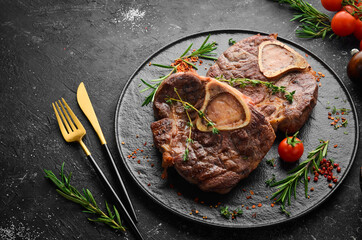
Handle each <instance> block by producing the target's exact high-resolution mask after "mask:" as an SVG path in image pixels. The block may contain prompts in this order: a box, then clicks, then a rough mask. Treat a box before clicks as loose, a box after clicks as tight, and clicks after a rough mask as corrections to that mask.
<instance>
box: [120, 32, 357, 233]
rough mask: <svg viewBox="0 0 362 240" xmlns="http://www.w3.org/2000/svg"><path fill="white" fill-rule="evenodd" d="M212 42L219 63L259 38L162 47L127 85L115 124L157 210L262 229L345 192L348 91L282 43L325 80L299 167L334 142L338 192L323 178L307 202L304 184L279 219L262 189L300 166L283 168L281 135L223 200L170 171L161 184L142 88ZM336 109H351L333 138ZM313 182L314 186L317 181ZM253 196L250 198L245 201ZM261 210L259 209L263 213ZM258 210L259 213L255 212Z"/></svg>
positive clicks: (220, 35) (197, 38) (353, 143)
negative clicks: (236, 44) (239, 44)
mask: <svg viewBox="0 0 362 240" xmlns="http://www.w3.org/2000/svg"><path fill="white" fill-rule="evenodd" d="M208 34H211V37H210V39H209V42H211V41H215V42H217V43H218V45H217V47H218V48H217V50H216V51H215V52H217V54H218V55H220V54H221V53H222V52H224V51H225V50H226V49H227V48H228V47H229V39H230V38H232V39H233V40H235V41H239V40H241V39H243V38H246V37H250V36H252V35H255V34H257V32H254V31H247V30H220V31H211V32H204V33H198V34H194V35H191V36H187V37H184V38H182V39H179V40H177V41H175V42H173V43H171V44H169V45H167V46H165V47H163V48H162V49H160V50H159V51H157V52H156V53H154V54H153V55H152V56H150V57H149V58H148V59H146V60H145V62H144V63H143V64H142V65H141V66H140V67H139V68H138V69H137V70H136V71H135V73H134V74H133V75H132V77H131V78H130V79H129V81H128V82H127V84H126V86H125V88H124V90H123V92H122V94H121V96H120V98H119V102H118V105H117V111H116V116H115V134H116V139H117V146H118V149H119V152H120V155H121V157H122V159H123V163H124V165H125V166H126V169H127V170H128V172H129V174H130V175H131V176H132V178H133V179H134V181H135V182H136V183H137V184H138V185H139V187H140V189H141V190H142V191H144V192H145V193H146V194H147V195H148V196H149V197H150V198H151V199H153V200H154V201H155V202H156V203H158V204H160V205H161V206H163V207H164V208H165V209H168V210H170V211H171V212H173V213H175V214H177V215H180V216H182V217H185V218H187V219H189V220H191V221H196V222H200V223H204V224H209V225H213V226H219V227H231V228H251V227H261V226H266V225H272V224H277V223H282V222H285V221H289V220H292V219H295V218H297V217H299V216H302V215H304V214H306V213H308V212H310V211H312V210H313V209H315V208H316V207H318V206H319V205H321V204H322V203H323V202H324V201H325V200H326V199H327V198H328V197H330V196H331V195H332V193H333V192H334V191H335V190H336V188H337V187H339V186H340V185H341V182H342V181H343V179H344V178H345V177H346V175H347V174H348V172H349V170H350V168H351V166H352V163H353V160H354V158H355V154H356V150H357V147H358V139H359V137H358V135H359V129H358V120H357V113H356V109H355V106H354V104H353V102H352V100H351V97H350V95H349V93H348V91H347V89H346V88H345V86H344V85H343V83H342V81H341V80H340V79H339V78H338V76H337V75H336V74H335V72H333V70H332V69H330V68H329V67H328V66H327V65H326V64H325V63H324V62H322V61H321V60H320V59H319V58H318V57H317V56H315V55H314V54H313V53H311V52H309V51H308V50H307V49H305V48H303V47H301V46H299V45H297V44H295V43H293V42H290V41H288V40H285V39H283V38H279V40H280V41H281V42H283V43H285V44H287V45H289V46H291V47H292V48H294V49H295V50H296V51H298V52H299V53H301V54H302V55H303V56H306V58H307V60H308V62H309V64H310V65H311V66H312V68H313V69H314V70H315V71H316V72H321V73H323V74H324V75H325V77H324V78H322V79H321V81H320V83H321V87H320V88H319V97H318V103H317V105H316V107H315V108H314V110H313V111H312V113H311V116H310V118H309V120H308V121H307V122H306V124H305V125H304V126H303V128H302V129H301V130H300V133H299V137H300V138H301V139H302V140H303V142H304V146H305V153H304V154H303V157H302V158H301V159H302V160H303V159H306V156H307V154H308V152H309V151H312V150H313V149H315V148H316V147H317V146H318V145H319V139H323V140H330V144H329V149H328V158H332V159H333V160H334V161H335V162H336V163H339V165H340V166H341V168H342V171H341V173H337V172H336V171H334V172H335V175H336V176H337V177H338V183H336V184H333V188H329V187H328V184H329V182H327V180H326V178H324V177H323V176H322V177H321V178H320V179H319V181H318V182H316V183H315V182H313V180H312V181H311V182H310V183H309V189H310V188H312V187H313V188H314V191H309V192H308V195H309V196H310V198H308V199H307V198H306V197H305V195H304V186H303V184H299V186H298V188H297V199H294V198H292V202H291V206H287V210H288V211H289V212H290V216H289V217H288V216H286V215H285V214H283V213H281V211H280V208H279V205H278V204H275V206H274V207H271V203H272V202H273V200H272V199H270V198H271V195H272V193H273V192H275V191H276V189H275V188H270V187H267V186H266V184H265V181H266V180H268V179H270V178H271V177H272V176H273V175H275V177H276V179H277V180H279V179H282V178H284V177H286V176H287V171H288V170H290V169H292V168H293V167H295V166H296V164H294V165H286V164H284V163H283V162H282V161H281V160H280V159H279V158H278V152H277V147H278V144H279V142H280V141H281V140H282V139H283V138H284V137H285V136H284V134H281V133H278V134H277V139H276V140H275V143H274V145H273V147H272V148H271V149H270V151H269V152H268V154H267V155H266V157H265V158H264V159H263V160H262V162H261V163H260V165H259V166H258V168H257V169H256V170H255V171H253V172H252V173H251V174H250V176H249V177H248V178H247V179H244V180H242V181H240V183H239V184H238V185H237V186H236V187H235V188H234V189H233V190H232V191H231V192H230V193H228V194H226V195H219V194H214V193H205V192H202V191H201V190H199V189H198V188H197V187H196V186H194V185H191V184H189V183H188V182H186V181H185V180H184V179H183V178H181V177H180V176H179V175H178V174H177V173H176V171H175V170H174V169H169V170H168V173H169V175H168V178H167V179H166V180H164V179H161V173H162V170H163V169H162V167H161V154H160V153H159V152H158V150H157V149H156V148H154V147H153V146H152V142H153V140H152V132H151V129H150V124H151V123H152V122H153V121H154V116H153V110H152V106H151V105H152V104H150V105H148V106H144V107H141V105H142V102H143V101H144V98H145V97H146V96H147V95H148V94H149V92H150V91H147V92H143V93H141V92H140V90H142V89H143V88H145V85H143V84H141V79H143V80H145V81H147V82H149V81H150V80H151V79H156V78H158V77H160V76H163V75H166V74H167V73H168V72H169V69H163V68H159V67H155V66H149V63H150V62H152V63H158V64H164V65H169V64H170V63H171V62H172V61H173V60H174V59H176V58H177V57H179V56H180V55H181V54H182V53H183V52H184V51H185V50H186V49H187V47H188V46H189V45H190V44H191V43H193V47H192V49H193V48H198V47H199V46H200V45H201V44H202V42H203V41H204V40H205V38H206V37H207V35H208ZM262 34H263V33H262ZM212 64H213V62H212V61H208V60H204V63H203V64H202V65H201V66H199V69H198V73H199V74H200V75H205V74H206V72H207V69H208V68H209V67H210V66H211V65H212ZM334 107H336V108H337V109H340V108H347V109H350V112H349V113H348V115H345V116H344V117H345V118H347V121H348V125H347V126H346V127H342V128H339V129H337V130H335V129H334V127H333V126H331V125H330V123H331V122H332V120H330V119H328V112H332V110H333V108H334ZM334 146H338V147H334ZM137 149H139V150H138V151H137ZM141 150H142V151H141ZM134 151H136V152H137V154H135V155H133V156H136V157H135V158H132V157H130V154H131V153H132V152H134ZM272 158H275V159H276V161H275V163H276V166H275V167H273V166H270V165H268V164H267V163H266V160H267V159H272ZM302 160H300V161H302ZM311 178H312V179H313V176H311ZM251 191H252V193H253V194H252V193H251ZM249 196H251V198H249V199H247V197H249ZM259 203H261V205H262V206H261V207H258V204H259ZM242 205H243V206H244V207H242ZM253 205H255V206H256V207H255V208H254V209H253V208H252V206H253ZM222 206H229V209H231V210H233V209H237V208H239V209H242V210H243V212H244V213H243V215H242V216H241V217H238V218H237V219H235V220H231V219H225V218H224V217H223V216H221V215H220V207H222ZM246 207H248V208H249V210H247V209H246ZM196 210H197V211H198V213H196Z"/></svg>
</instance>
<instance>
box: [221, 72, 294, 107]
mask: <svg viewBox="0 0 362 240" xmlns="http://www.w3.org/2000/svg"><path fill="white" fill-rule="evenodd" d="M216 79H217V80H219V81H221V82H227V83H229V85H230V86H234V85H235V84H239V87H241V88H244V87H246V86H248V85H252V86H257V85H259V84H261V85H264V86H266V87H267V88H268V89H269V90H271V94H276V93H284V97H285V99H287V100H288V102H289V103H293V96H294V94H295V91H292V92H288V91H287V90H286V87H285V86H280V87H279V86H276V85H274V84H273V83H271V82H266V81H261V80H257V79H249V78H230V79H225V78H224V77H223V76H221V77H217V78H216Z"/></svg>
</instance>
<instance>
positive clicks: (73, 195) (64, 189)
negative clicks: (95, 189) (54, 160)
mask: <svg viewBox="0 0 362 240" xmlns="http://www.w3.org/2000/svg"><path fill="white" fill-rule="evenodd" d="M44 172H45V177H46V178H49V179H50V180H51V181H52V182H53V183H54V184H55V185H56V186H57V187H58V189H56V191H57V192H58V193H59V194H60V195H61V196H62V197H64V198H66V199H68V200H70V201H72V202H75V203H77V204H79V205H81V206H82V207H83V208H85V209H86V210H85V211H83V212H85V213H89V214H95V215H98V218H95V219H92V218H88V220H89V221H92V222H100V223H104V224H106V225H108V226H110V227H111V228H113V229H116V230H121V231H126V229H125V228H124V227H123V226H122V222H121V218H120V216H119V212H118V210H117V208H116V207H115V206H113V210H114V214H113V213H112V211H111V209H110V208H109V206H108V203H107V202H105V204H106V209H107V212H108V215H107V214H106V213H104V212H103V211H102V210H101V209H100V208H99V207H98V205H97V203H96V201H95V199H94V197H93V195H92V193H91V192H90V191H89V190H88V189H83V194H84V195H82V194H81V193H80V192H79V191H78V190H77V189H76V188H75V187H73V186H72V185H70V179H71V176H72V173H69V175H68V177H66V176H65V175H64V163H63V164H62V167H61V171H60V180H59V179H58V178H57V177H56V176H55V174H54V173H53V172H52V171H50V170H46V169H44Z"/></svg>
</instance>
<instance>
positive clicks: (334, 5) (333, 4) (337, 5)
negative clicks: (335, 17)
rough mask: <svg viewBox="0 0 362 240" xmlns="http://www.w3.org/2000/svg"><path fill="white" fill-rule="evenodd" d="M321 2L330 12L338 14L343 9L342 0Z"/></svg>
mask: <svg viewBox="0 0 362 240" xmlns="http://www.w3.org/2000/svg"><path fill="white" fill-rule="evenodd" d="M321 2H322V5H323V7H324V8H325V9H327V10H328V11H332V12H336V11H339V10H340V9H341V8H342V0H321Z"/></svg>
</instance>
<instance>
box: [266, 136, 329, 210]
mask: <svg viewBox="0 0 362 240" xmlns="http://www.w3.org/2000/svg"><path fill="white" fill-rule="evenodd" d="M320 141H321V144H320V145H319V146H318V147H317V148H316V149H315V150H313V151H311V152H309V154H308V157H307V160H305V161H304V162H302V163H300V164H299V165H298V166H297V167H296V168H294V169H292V170H291V171H289V172H288V174H290V175H289V176H288V177H286V178H285V179H283V180H280V181H278V182H274V183H272V184H269V185H270V186H271V187H276V188H278V191H276V192H275V193H274V194H273V195H272V197H271V198H272V199H274V198H276V197H278V198H277V200H276V201H275V202H280V203H281V206H280V208H281V210H282V212H284V213H286V214H287V215H289V214H290V213H289V212H287V211H286V209H285V203H286V202H288V205H290V203H291V195H292V194H294V198H295V199H296V198H297V195H296V194H297V185H298V183H299V182H300V180H301V179H302V180H303V182H304V191H305V197H306V198H308V172H309V171H312V169H313V167H314V168H315V169H316V170H318V169H319V165H320V162H321V160H322V159H323V158H324V157H325V156H326V155H327V149H328V143H329V141H323V140H320Z"/></svg>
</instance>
